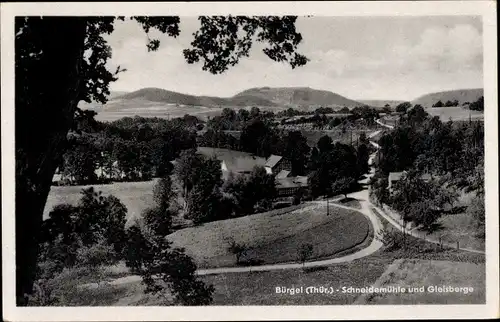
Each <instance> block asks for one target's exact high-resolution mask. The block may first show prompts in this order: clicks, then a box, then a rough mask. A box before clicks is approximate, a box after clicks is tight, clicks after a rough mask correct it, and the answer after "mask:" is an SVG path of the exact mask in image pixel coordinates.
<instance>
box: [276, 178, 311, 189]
mask: <svg viewBox="0 0 500 322" xmlns="http://www.w3.org/2000/svg"><path fill="white" fill-rule="evenodd" d="M307 179H308V178H307V177H305V176H298V177H287V178H279V179H278V178H277V179H276V188H278V189H280V188H281V189H283V188H296V187H307V185H308V182H307Z"/></svg>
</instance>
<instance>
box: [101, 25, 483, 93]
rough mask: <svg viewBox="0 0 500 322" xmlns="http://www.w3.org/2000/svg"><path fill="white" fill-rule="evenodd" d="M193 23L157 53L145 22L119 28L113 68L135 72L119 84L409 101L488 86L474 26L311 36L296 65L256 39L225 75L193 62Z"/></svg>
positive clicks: (125, 75) (125, 87) (164, 40)
mask: <svg viewBox="0 0 500 322" xmlns="http://www.w3.org/2000/svg"><path fill="white" fill-rule="evenodd" d="M181 21H182V20H181ZM194 22H196V21H194ZM192 25H193V26H191V25H188V24H187V23H186V24H185V25H184V27H185V28H183V34H181V36H180V37H179V38H176V39H174V38H170V37H162V38H161V46H160V49H159V50H158V51H157V52H147V49H146V42H147V37H146V36H145V35H144V33H143V31H142V30H140V27H138V26H134V27H133V28H132V27H130V26H129V25H126V26H125V27H126V28H125V29H120V28H121V27H119V26H118V27H117V34H116V35H115V38H114V39H113V40H112V41H111V42H110V44H111V46H112V48H113V58H112V59H111V61H110V62H109V64H110V69H114V68H115V67H116V65H118V64H119V65H121V66H122V67H123V68H127V69H128V71H127V72H125V73H123V74H121V75H120V79H119V80H118V81H117V82H116V83H113V84H112V87H111V88H112V89H113V90H125V91H133V90H137V89H140V88H143V87H160V88H165V89H169V90H174V91H179V92H184V93H192V94H199V95H219V96H231V95H234V94H236V93H237V92H239V91H241V90H244V89H247V88H250V87H260V86H309V87H313V88H318V89H325V90H331V91H334V92H337V93H339V94H341V95H345V96H347V97H350V98H354V99H360V98H365V99H408V100H409V99H413V98H415V97H416V96H419V95H421V94H425V93H428V92H431V91H440V90H446V89H454V88H467V87H481V86H482V51H483V49H482V37H481V32H480V31H479V30H478V29H476V28H475V27H473V26H472V25H470V24H455V25H450V27H445V24H444V23H443V25H441V26H427V25H423V26H422V28H421V29H417V30H415V29H413V30H415V31H412V32H413V33H414V34H413V37H412V38H411V39H403V40H401V39H399V40H398V41H396V40H395V39H393V38H391V37H386V38H383V37H378V38H377V41H372V42H370V43H365V44H364V45H363V46H357V47H355V46H351V47H349V46H342V45H341V44H340V43H339V42H336V41H331V42H329V41H327V40H328V39H333V38H332V37H333V36H332V35H326V34H325V35H321V37H320V36H317V37H313V36H314V34H313V35H312V36H311V35H304V37H307V38H305V39H307V44H301V46H299V50H300V52H301V53H304V54H305V55H306V56H307V57H309V58H310V59H311V61H310V62H309V63H308V64H307V65H306V66H303V67H300V68H296V69H292V68H291V67H290V66H289V65H287V64H285V63H277V62H273V61H271V60H270V59H269V58H268V57H266V56H265V55H264V54H263V53H262V52H261V49H262V46H263V45H262V44H258V43H256V44H254V48H253V50H252V53H251V55H250V57H248V58H246V57H245V58H242V60H241V61H240V63H239V64H238V65H236V66H234V67H232V68H231V69H230V70H229V71H227V72H225V73H224V74H222V75H212V74H210V73H208V72H206V71H202V70H201V65H200V64H194V65H189V64H187V63H186V61H185V59H184V57H183V55H182V49H184V48H186V47H188V46H189V43H190V41H191V40H192V35H191V32H190V31H191V29H192V30H194V29H196V25H195V23H192ZM418 30H421V32H418ZM337 32H338V31H337ZM365 33H366V31H365V30H362V31H359V32H353V34H352V42H359V41H361V40H360V39H358V38H357V35H358V36H359V35H365V36H366V34H365ZM118 36H119V37H118ZM365 40H366V37H365Z"/></svg>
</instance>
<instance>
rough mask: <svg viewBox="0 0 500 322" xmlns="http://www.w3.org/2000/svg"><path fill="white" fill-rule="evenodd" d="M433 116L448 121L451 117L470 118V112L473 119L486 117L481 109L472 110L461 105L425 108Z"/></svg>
mask: <svg viewBox="0 0 500 322" xmlns="http://www.w3.org/2000/svg"><path fill="white" fill-rule="evenodd" d="M425 110H426V112H427V113H429V115H431V116H439V118H440V119H441V121H443V122H447V121H449V120H450V118H451V119H452V120H453V121H464V120H468V119H469V113H470V117H471V119H472V120H482V119H484V113H483V112H480V111H471V110H469V109H466V108H463V107H460V106H449V107H432V108H426V109H425Z"/></svg>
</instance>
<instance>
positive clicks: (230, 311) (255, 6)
mask: <svg viewBox="0 0 500 322" xmlns="http://www.w3.org/2000/svg"><path fill="white" fill-rule="evenodd" d="M215 14H218V15H226V14H232V15H236V14H245V15H248V14H252V15H271V14H276V15H282V14H291V15H316V16H395V15H407V16H416V15H420V16H421V15H424V16H430V15H432V16H436V15H480V16H482V17H483V43H484V67H483V71H484V93H485V104H486V106H487V108H486V111H485V126H486V144H485V150H486V151H485V153H486V159H485V171H486V173H487V175H486V179H485V186H486V208H487V209H486V210H487V212H486V213H487V215H486V227H487V233H486V236H487V245H486V256H487V271H486V279H487V288H486V300H487V304H486V305H447V306H442V305H418V306H411V305H405V306H402V305H398V306H392V305H384V306H354V305H350V306H340V305H335V306H246V307H245V306H220V307H217V306H211V307H206V308H189V307H166V308H163V307H161V308H160V307H147V308H141V307H120V308H108V307H100V308H88V307H71V308H17V307H15V296H14V294H15V292H14V290H15V280H14V278H13V275H10V274H14V272H15V256H14V244H15V243H14V189H13V186H14V182H15V181H14V180H15V175H14V174H15V167H14V155H15V154H14V106H13V102H14V83H13V76H14V45H13V44H14V23H13V21H14V16H16V15H124V16H130V15H179V16H196V15H215ZM1 21H2V24H1V35H2V38H1V41H2V42H1V57H2V65H1V67H2V69H1V70H2V75H1V76H2V78H1V94H2V95H1V98H2V101H1V103H2V105H1V108H2V120H1V122H2V123H1V124H2V187H3V189H2V214H3V215H2V236H3V237H2V251H3V252H2V253H3V258H2V259H3V260H2V269H3V273H4V274H3V292H2V293H3V299H4V302H3V312H4V316H3V318H4V319H5V320H11V321H68V320H73V321H96V320H109V321H113V320H122V321H130V320H152V321H153V320H154V321H158V320H200V321H201V320H203V321H205V320H219V321H226V320H259V319H265V320H280V319H304V320H305V319H316V320H324V319H329V320H331V319H349V320H350V319H367V318H369V319H424V318H436V319H443V318H452V319H469V318H494V317H498V316H499V314H500V313H499V308H498V305H499V304H498V303H499V295H498V285H499V276H498V272H499V270H498V267H499V243H498V227H499V218H498V213H499V209H498V141H497V140H498V124H497V120H498V118H497V113H498V110H497V102H498V97H497V78H496V71H497V51H496V49H497V47H496V45H497V31H496V6H495V2H494V1H413V2H409V1H401V2H395V1H377V2H371V1H370V2H362V1H358V2H347V1H346V2H307V3H306V2H305V1H299V2H297V1H295V2H257V3H255V2H252V3H249V2H239V3H235V2H232V3H228V2H219V3H206V2H203V3H179V2H178V3H152V2H144V3H120V4H119V5H117V4H116V3H91V4H86V3H83V2H80V3H2V4H1ZM34 135H36V133H34ZM9 275H10V278H9Z"/></svg>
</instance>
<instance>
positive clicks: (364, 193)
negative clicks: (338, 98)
mask: <svg viewBox="0 0 500 322" xmlns="http://www.w3.org/2000/svg"><path fill="white" fill-rule="evenodd" d="M376 122H377V123H378V124H380V125H382V126H384V127H386V128H389V129H393V128H394V127H393V126H391V125H387V124H384V123H382V122H380V120H378V119H377V120H376ZM380 132H382V130H377V131H375V132H372V133H371V134H370V135H369V136H368V138H373V137H375V136H376V135H377V134H379V133H380ZM370 144H372V145H373V146H375V147H376V148H377V149H379V148H380V146H379V145H378V144H377V143H376V142H373V141H370ZM375 155H376V152H375V153H373V154H371V155H370V157H369V159H368V164H369V165H370V172H369V173H368V174H367V175H366V176H365V178H364V179H362V180H360V181H359V183H360V184H362V186H363V189H362V190H361V191H357V192H354V193H351V194H348V197H350V198H355V199H357V200H358V201H359V202H360V204H361V209H356V208H352V207H347V206H342V205H338V204H333V203H332V204H330V206H332V207H338V208H344V209H348V210H354V211H358V212H360V213H362V214H363V215H365V216H366V217H367V218H368V219H369V220H370V222H371V224H372V226H373V232H374V234H375V236H374V237H375V238H373V240H372V242H371V244H370V245H369V246H368V247H366V248H363V249H361V250H359V251H357V252H355V253H352V254H349V255H346V256H342V257H337V258H331V259H325V260H316V261H310V262H306V263H304V264H302V263H280V264H271V265H260V266H238V267H218V268H209V269H199V270H197V271H196V274H197V275H213V274H226V273H243V272H261V271H275V270H286V269H297V268H303V267H319V266H328V265H332V264H339V263H346V262H350V261H353V260H356V259H360V258H363V257H366V256H369V255H371V254H373V253H375V252H376V251H377V250H379V249H380V248H381V247H382V246H383V243H382V242H381V241H380V239H379V238H377V237H379V236H380V232H381V230H382V228H383V225H382V222H381V221H380V218H379V217H378V216H377V215H376V214H374V213H373V211H372V210H371V209H376V210H377V211H378V212H379V213H380V215H381V216H382V217H383V218H385V219H386V220H387V221H388V222H389V223H391V224H392V225H393V226H394V227H396V229H399V230H400V231H403V227H402V226H401V225H400V224H399V223H398V222H397V221H396V220H394V219H393V218H392V217H391V216H388V215H387V214H386V213H385V212H384V210H382V209H380V208H379V207H377V206H375V205H374V204H372V203H371V202H370V201H369V186H368V183H369V182H370V179H371V177H373V175H374V174H375V168H374V167H373V160H374V158H375ZM313 202H314V203H326V202H327V201H313ZM406 233H408V234H410V235H412V236H414V237H416V238H421V239H424V238H422V237H421V236H419V235H417V234H416V233H415V232H412V231H410V232H408V231H406ZM426 240H427V241H429V242H433V243H437V242H436V241H433V240H429V239H426ZM462 250H465V251H471V252H474V253H482V254H484V252H482V251H478V250H470V249H462ZM139 281H141V277H140V276H139V275H130V276H125V277H121V278H117V279H115V280H112V281H110V282H107V284H109V285H121V284H128V283H134V282H139ZM80 286H81V287H90V288H92V287H97V286H98V283H89V284H83V285H80Z"/></svg>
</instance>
